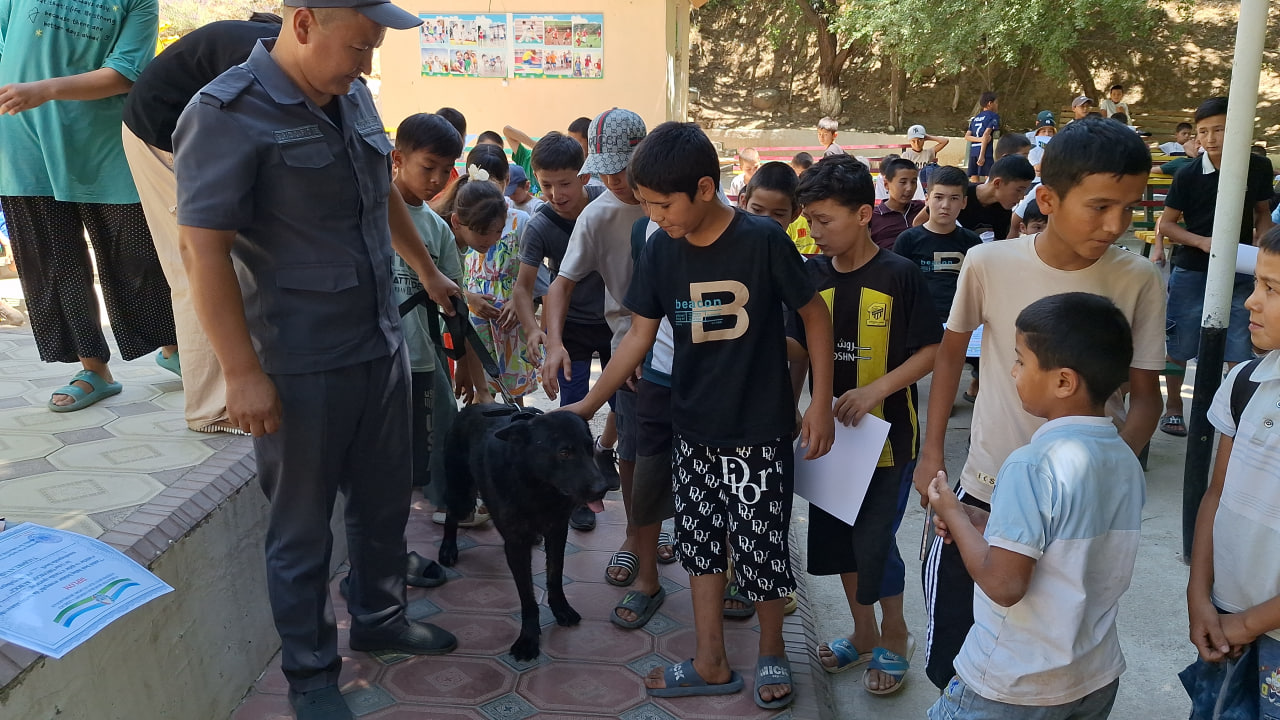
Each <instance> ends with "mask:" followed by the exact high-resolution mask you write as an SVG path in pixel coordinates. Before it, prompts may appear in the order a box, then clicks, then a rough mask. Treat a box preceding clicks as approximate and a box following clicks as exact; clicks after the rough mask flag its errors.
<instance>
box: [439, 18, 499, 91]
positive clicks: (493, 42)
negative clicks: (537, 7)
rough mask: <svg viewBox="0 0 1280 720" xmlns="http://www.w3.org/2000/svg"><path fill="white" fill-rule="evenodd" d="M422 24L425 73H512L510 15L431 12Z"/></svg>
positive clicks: (471, 74)
mask: <svg viewBox="0 0 1280 720" xmlns="http://www.w3.org/2000/svg"><path fill="white" fill-rule="evenodd" d="M418 17H419V18H421V19H422V27H421V28H419V39H420V42H419V47H420V48H421V50H422V74H423V75H431V76H437V77H441V76H448V77H496V78H505V77H507V75H508V68H507V58H508V57H509V56H510V51H509V48H510V47H511V45H510V42H509V38H508V36H507V27H508V26H507V21H508V16H507V15H505V14H501V15H427V14H422V15H419V16H418Z"/></svg>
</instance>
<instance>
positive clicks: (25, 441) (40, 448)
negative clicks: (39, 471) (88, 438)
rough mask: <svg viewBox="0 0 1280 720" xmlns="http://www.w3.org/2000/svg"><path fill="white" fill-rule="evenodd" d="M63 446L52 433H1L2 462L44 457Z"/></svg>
mask: <svg viewBox="0 0 1280 720" xmlns="http://www.w3.org/2000/svg"><path fill="white" fill-rule="evenodd" d="M61 447H62V443H61V442H59V441H58V439H57V438H55V437H53V436H52V435H43V434H40V435H37V434H34V433H32V434H25V433H16V432H8V433H0V463H11V462H17V461H19V460H34V459H36V458H42V457H45V456H47V455H48V454H49V453H52V452H53V451H54V450H57V449H59V448H61Z"/></svg>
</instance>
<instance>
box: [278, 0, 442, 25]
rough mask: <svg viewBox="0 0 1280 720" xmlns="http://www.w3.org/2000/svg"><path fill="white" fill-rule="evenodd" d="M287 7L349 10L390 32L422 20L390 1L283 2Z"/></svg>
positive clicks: (419, 23) (319, 0) (314, 0)
mask: <svg viewBox="0 0 1280 720" xmlns="http://www.w3.org/2000/svg"><path fill="white" fill-rule="evenodd" d="M284 4H285V5H287V6H289V7H307V8H351V9H352V10H355V11H357V12H359V13H360V14H361V15H364V16H365V17H367V18H369V19H370V20H372V21H374V22H376V23H378V24H379V25H381V26H383V27H387V28H391V29H392V30H408V29H409V28H415V27H418V26H419V25H421V24H422V20H421V19H420V18H419V17H418V16H416V15H414V14H413V13H410V12H409V11H407V10H403V9H401V8H399V7H396V6H395V5H393V4H391V0H284Z"/></svg>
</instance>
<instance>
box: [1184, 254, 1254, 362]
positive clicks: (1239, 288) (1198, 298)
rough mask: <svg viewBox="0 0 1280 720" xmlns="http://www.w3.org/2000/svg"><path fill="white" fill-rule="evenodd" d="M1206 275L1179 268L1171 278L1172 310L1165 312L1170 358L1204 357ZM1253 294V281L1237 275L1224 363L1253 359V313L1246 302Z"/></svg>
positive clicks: (1232, 293) (1249, 277)
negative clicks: (1201, 338) (1246, 305)
mask: <svg viewBox="0 0 1280 720" xmlns="http://www.w3.org/2000/svg"><path fill="white" fill-rule="evenodd" d="M1205 282H1206V274H1205V273H1202V272H1200V271H1198V270H1185V269H1183V268H1180V267H1175V268H1174V269H1173V273H1172V274H1171V275H1170V276H1169V306H1168V309H1167V310H1166V312H1165V321H1166V326H1165V345H1166V352H1168V353H1169V357H1171V358H1173V359H1174V360H1177V361H1179V362H1186V361H1187V360H1190V359H1191V358H1193V357H1195V356H1196V355H1198V354H1199V353H1200V326H1201V324H1202V322H1203V321H1202V319H1201V318H1202V316H1203V315H1204V289H1205ZM1252 292H1253V278H1252V277H1251V276H1249V275H1242V274H1240V273H1236V279H1235V286H1234V287H1233V288H1232V291H1231V320H1230V322H1229V323H1228V324H1227V347H1226V355H1225V356H1224V359H1225V360H1226V361H1227V362H1231V363H1237V362H1244V361H1246V360H1252V359H1253V342H1252V341H1251V340H1250V339H1249V311H1248V310H1246V309H1245V307H1244V301H1245V300H1247V299H1248V298H1249V293H1252Z"/></svg>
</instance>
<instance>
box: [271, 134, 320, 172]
mask: <svg viewBox="0 0 1280 720" xmlns="http://www.w3.org/2000/svg"><path fill="white" fill-rule="evenodd" d="M280 157H281V159H283V160H284V164H285V165H288V166H289V167H296V168H322V167H325V166H326V165H328V164H329V163H331V162H333V151H332V150H330V149H329V145H328V143H326V142H325V141H324V140H316V141H312V142H300V143H286V144H283V145H281V146H280Z"/></svg>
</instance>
